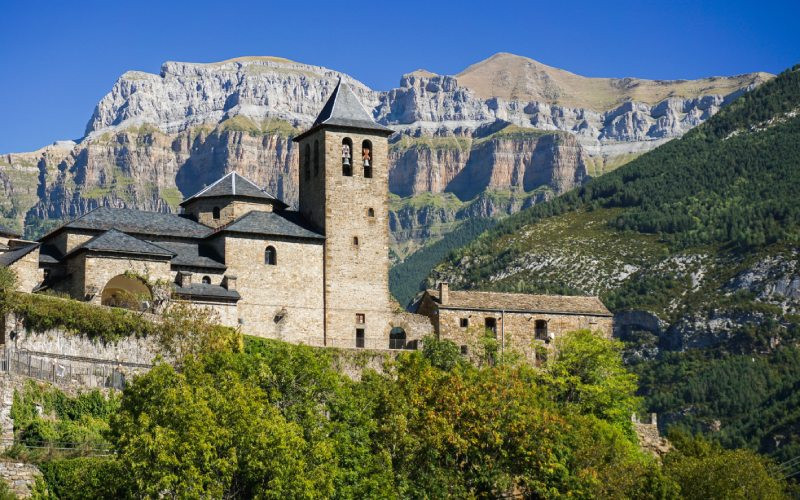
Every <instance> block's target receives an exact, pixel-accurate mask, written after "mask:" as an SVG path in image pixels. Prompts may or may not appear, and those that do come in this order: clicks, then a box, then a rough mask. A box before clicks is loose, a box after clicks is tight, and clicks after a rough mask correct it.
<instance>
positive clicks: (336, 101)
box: [294, 80, 394, 141]
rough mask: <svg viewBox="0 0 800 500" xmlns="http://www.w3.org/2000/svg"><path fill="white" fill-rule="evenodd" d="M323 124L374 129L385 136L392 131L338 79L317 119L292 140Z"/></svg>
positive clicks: (392, 131)
mask: <svg viewBox="0 0 800 500" xmlns="http://www.w3.org/2000/svg"><path fill="white" fill-rule="evenodd" d="M323 125H332V126H339V127H354V128H360V129H367V130H374V131H377V132H382V133H383V134H385V135H387V136H389V135H392V134H393V133H394V130H392V129H390V128H388V127H384V126H383V125H380V124H378V123H376V122H375V120H374V119H373V118H372V115H371V114H370V112H369V111H367V110H366V108H364V106H363V105H362V104H361V101H359V100H358V97H356V95H355V94H354V93H353V91H352V90H350V87H349V86H348V85H347V84H346V83H343V82H342V81H341V80H339V83H338V84H337V85H336V88H335V89H333V93H332V94H331V96H330V97H329V98H328V102H326V103H325V106H323V108H322V111H320V113H319V116H317V119H316V120H314V124H313V125H312V126H311V129H310V130H308V131H306V132H304V133H302V134H300V135H298V136H297V137H295V138H294V140H295V141H297V140H299V139H300V138H301V137H303V136H305V135H306V134H308V132H310V131H311V130H313V129H315V128H317V127H320V126H323Z"/></svg>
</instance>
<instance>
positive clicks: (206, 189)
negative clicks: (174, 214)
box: [186, 172, 236, 200]
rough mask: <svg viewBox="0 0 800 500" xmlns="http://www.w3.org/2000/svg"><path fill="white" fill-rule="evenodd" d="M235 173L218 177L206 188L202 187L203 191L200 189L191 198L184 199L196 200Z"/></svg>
mask: <svg viewBox="0 0 800 500" xmlns="http://www.w3.org/2000/svg"><path fill="white" fill-rule="evenodd" d="M235 173H236V172H229V173H227V174H225V175H223V176H222V177H220V178H219V179H217V180H215V181H214V182H212V183H211V184H209V185H208V186H206V187H204V188H203V189H201V190H200V191H198V192H196V193H195V194H193V195H191V196H189V197H187V198H186V199H187V200H191V199H192V198H196V197H197V196H200V195H201V194H203V193H205V192H206V191H208V190H209V189H211V188H212V187H214V186H216V185H217V184H219V183H220V182H222V181H223V180H224V179H226V178H228V177H230V176H231V175H233V174H235Z"/></svg>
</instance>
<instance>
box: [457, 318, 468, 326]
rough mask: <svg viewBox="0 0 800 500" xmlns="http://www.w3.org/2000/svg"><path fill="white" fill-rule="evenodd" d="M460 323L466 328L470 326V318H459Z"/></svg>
mask: <svg viewBox="0 0 800 500" xmlns="http://www.w3.org/2000/svg"><path fill="white" fill-rule="evenodd" d="M458 325H459V326H460V327H461V328H466V327H468V326H469V318H461V319H460V320H458Z"/></svg>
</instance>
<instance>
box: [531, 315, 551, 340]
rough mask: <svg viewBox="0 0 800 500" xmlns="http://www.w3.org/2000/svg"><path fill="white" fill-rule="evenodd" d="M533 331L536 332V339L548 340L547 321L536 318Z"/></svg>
mask: <svg viewBox="0 0 800 500" xmlns="http://www.w3.org/2000/svg"><path fill="white" fill-rule="evenodd" d="M534 331H535V333H536V339H537V340H545V341H547V340H550V338H549V337H548V336H547V321H545V320H543V319H537V320H536V322H535V323H534Z"/></svg>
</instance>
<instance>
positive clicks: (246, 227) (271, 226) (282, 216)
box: [218, 211, 325, 240]
mask: <svg viewBox="0 0 800 500" xmlns="http://www.w3.org/2000/svg"><path fill="white" fill-rule="evenodd" d="M218 232H232V233H246V234H258V235H262V236H289V237H293V238H308V239H315V240H324V239H325V237H324V236H323V235H321V234H320V233H318V232H316V231H314V230H313V229H312V228H311V227H310V226H309V225H308V223H307V222H306V221H305V220H304V219H303V216H302V215H300V214H299V213H298V212H291V211H281V212H257V211H253V212H248V213H246V214H244V215H243V216H241V217H239V218H238V219H236V220H235V221H233V222H231V223H230V224H227V225H225V226H222V227H221V228H219V229H218Z"/></svg>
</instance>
